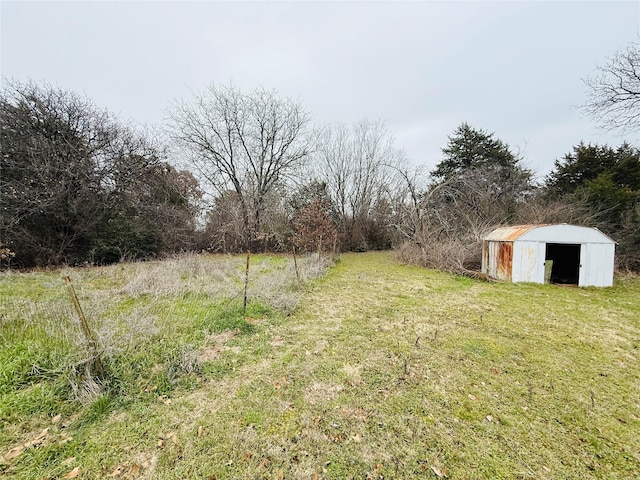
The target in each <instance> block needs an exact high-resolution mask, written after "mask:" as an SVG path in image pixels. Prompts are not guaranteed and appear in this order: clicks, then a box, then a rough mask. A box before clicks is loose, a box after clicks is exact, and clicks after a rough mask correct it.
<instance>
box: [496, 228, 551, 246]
mask: <svg viewBox="0 0 640 480" xmlns="http://www.w3.org/2000/svg"><path fill="white" fill-rule="evenodd" d="M543 226H546V225H516V226H513V227H502V228H496V229H495V230H494V231H493V232H491V233H490V234H489V235H487V236H486V237H485V240H493V241H499V242H513V241H514V240H517V239H518V238H520V237H521V236H522V235H524V234H525V233H527V232H528V231H530V230H532V229H534V228H538V227H543Z"/></svg>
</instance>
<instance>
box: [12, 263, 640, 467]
mask: <svg viewBox="0 0 640 480" xmlns="http://www.w3.org/2000/svg"><path fill="white" fill-rule="evenodd" d="M189 261H190V262H192V265H191V267H189V266H187V267H184V266H176V265H173V266H172V267H169V270H166V269H165V270H163V267H162V262H150V263H147V264H145V263H140V264H135V265H120V266H113V267H105V268H102V269H97V268H96V269H91V268H89V269H69V270H68V271H65V272H60V271H56V272H45V273H28V274H19V273H11V272H9V273H6V272H5V273H3V274H0V286H1V287H2V289H3V296H4V297H5V299H3V302H5V303H4V305H5V310H4V313H3V317H2V319H0V321H1V322H2V324H1V326H0V328H1V329H2V330H0V332H1V333H2V336H1V337H0V362H2V363H1V364H0V370H1V371H0V403H1V405H0V422H1V423H0V456H2V460H0V474H4V476H5V477H6V478H33V479H44V478H148V479H191V478H193V479H196V478H203V479H263V478H264V479H351V478H353V479H382V478H386V479H390V478H398V479H410V478H451V479H499V478H504V479H527V478H532V479H632V478H640V278H638V277H635V278H632V277H624V278H619V279H617V280H616V284H615V286H614V287H613V288H606V289H596V288H568V287H560V286H553V285H530V284H507V283H488V282H483V281H479V280H473V279H469V278H465V277H459V276H455V275H451V274H447V273H442V272H437V271H431V270H425V269H422V268H416V267H408V266H403V265H400V264H398V263H397V262H396V261H395V259H394V256H393V254H392V253H389V252H374V253H362V254H343V255H342V256H341V257H340V259H339V260H338V262H337V263H336V264H335V265H334V266H333V267H331V268H330V269H329V270H328V271H327V273H326V274H325V275H324V276H322V277H320V278H317V279H309V280H306V281H304V282H303V284H302V285H299V284H298V282H297V280H296V277H295V275H294V274H293V273H292V272H294V270H293V267H292V261H291V259H290V258H283V257H268V256H259V257H257V258H256V259H255V263H252V277H251V288H250V291H249V293H250V297H249V298H250V303H249V308H248V312H247V316H246V318H245V316H244V315H242V312H241V310H240V306H238V305H239V297H238V295H239V293H238V292H241V290H242V276H243V265H244V258H243V257H241V256H238V257H222V256H221V257H210V260H207V262H209V263H203V261H202V260H197V259H195V258H193V259H191V260H189ZM225 262H226V263H225ZM307 262H311V260H307ZM222 263H225V266H224V268H223V267H222V266H220V265H222ZM217 265H218V266H219V271H222V270H224V269H226V271H230V272H233V273H231V274H226V275H221V274H220V273H219V272H218V273H216V269H217V268H218V267H217ZM303 267H304V266H303ZM303 267H300V268H303ZM154 269H155V270H154ZM181 269H182V270H181ZM194 270H197V274H195V273H193V271H194ZM167 271H170V272H173V273H171V274H168V273H167ZM162 272H165V273H164V274H163V273H162ZM176 272H177V273H176ZM278 272H280V273H281V275H280V276H278V275H276V276H274V274H276V273H278ZM66 274H70V275H71V276H72V277H74V278H77V280H75V285H76V289H77V290H78V293H79V297H80V301H81V302H82V303H83V304H84V305H87V307H86V310H88V311H89V313H88V315H87V316H88V317H89V320H90V321H96V322H97V324H96V327H95V328H96V331H98V333H99V338H100V339H101V342H102V343H101V345H102V348H103V349H104V350H105V352H104V356H105V358H106V362H105V363H106V364H107V368H108V370H109V372H110V373H109V379H108V381H105V385H103V386H102V388H101V387H100V386H99V385H93V387H92V385H91V382H87V381H86V379H83V378H82V373H81V369H82V367H81V366H80V362H81V360H82V357H81V356H80V357H78V356H77V355H78V354H77V352H76V353H74V351H73V348H72V347H69V345H74V343H73V342H72V341H69V340H68V339H67V340H65V341H62V340H60V339H57V340H55V341H54V340H47V339H46V338H45V337H46V335H49V336H51V337H52V338H53V337H56V336H58V337H60V336H61V334H60V331H61V330H56V327H55V325H57V323H56V322H58V323H59V322H62V320H59V321H58V320H55V318H57V317H56V315H58V314H59V313H56V312H59V311H58V310H55V309H54V306H55V305H57V303H56V302H64V301H66V300H65V295H66V290H65V286H64V283H63V282H62V281H61V277H62V275H66ZM163 275H164V277H166V276H170V278H169V280H167V279H166V278H164V280H163V282H164V283H161V282H160V281H159V280H158V278H156V277H157V276H163ZM171 275H173V276H171ZM285 276H286V280H283V278H284V277H285ZM312 276H313V275H309V277H312ZM305 278H306V277H305ZM303 280H304V279H303ZM269 288H272V289H273V291H271V290H269ZM54 292H55V293H54ZM216 292H218V293H216ZM7 298H8V299H9V300H7ZM20 298H22V299H25V301H26V302H28V301H30V299H31V300H33V301H36V300H37V301H39V302H43V301H46V302H49V303H47V304H49V305H52V307H51V311H49V310H47V309H46V308H45V307H42V306H40V307H38V308H37V309H35V310H36V311H35V314H34V312H33V311H32V310H33V309H31V310H29V308H28V306H27V304H28V303H25V304H24V305H22V307H16V306H15V305H16V303H17V302H18V300H19V299H20ZM7 305H10V307H7ZM39 305H42V303H39ZM56 308H57V307H56ZM60 308H62V307H60ZM54 310H55V311H54ZM40 314H42V315H43V316H44V317H47V318H49V320H47V322H49V324H48V326H46V328H44V327H43V328H40V327H38V326H37V325H35V324H34V322H35V320H34V319H35V318H37V316H38V315H40ZM21 315H22V316H24V317H29V319H30V320H28V321H27V320H21V319H20V318H21V317H20V316H21ZM59 315H62V314H59ZM62 316H64V318H67V317H69V318H71V320H74V318H73V310H72V309H71V310H70V313H69V314H64V315H62ZM50 317H51V318H53V320H51V318H50ZM65 321H66V320H65ZM109 325H111V327H109V328H108V326H109ZM114 325H115V326H114ZM43 332H44V333H43ZM45 334H46V335H45ZM43 335H44V336H43ZM56 338H57V337H56ZM65 342H66V343H65ZM76 344H80V343H78V342H76ZM64 345H67V346H66V347H65V346H64ZM105 345H106V346H105ZM77 348H78V347H76V350H77ZM47 349H50V351H51V352H53V353H47ZM74 355H75V356H74ZM78 358H80V359H79V360H78ZM21 359H22V360H21ZM73 359H75V360H73ZM74 361H75V362H76V363H77V365H78V366H77V367H76V366H74ZM56 362H60V363H61V364H63V367H57V364H56ZM34 365H36V366H34ZM92 388H93V390H92Z"/></svg>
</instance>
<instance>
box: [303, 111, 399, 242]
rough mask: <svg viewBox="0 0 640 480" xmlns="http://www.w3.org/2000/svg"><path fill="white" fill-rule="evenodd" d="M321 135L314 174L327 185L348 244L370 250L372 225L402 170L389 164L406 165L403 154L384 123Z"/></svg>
mask: <svg viewBox="0 0 640 480" xmlns="http://www.w3.org/2000/svg"><path fill="white" fill-rule="evenodd" d="M320 137H321V138H320V141H319V146H318V151H317V153H316V155H315V156H314V160H315V162H314V173H313V175H314V176H315V177H316V178H318V179H320V180H321V181H323V182H325V183H326V185H327V190H328V192H329V195H330V197H331V201H332V204H333V205H334V207H335V209H336V210H337V213H338V217H339V219H338V220H339V229H340V233H341V235H342V237H343V242H344V243H345V247H346V248H347V249H354V248H355V249H358V248H368V247H369V245H367V236H369V235H368V233H373V232H367V230H368V229H369V228H368V227H369V226H370V224H371V220H372V218H373V215H374V213H375V212H376V211H380V210H381V209H383V207H384V205H385V204H386V202H387V200H388V198H387V197H388V194H389V192H390V191H391V190H392V189H391V188H390V184H391V183H392V181H393V179H394V177H395V175H396V173H397V172H396V171H395V169H393V168H390V166H397V165H399V164H401V163H402V162H403V161H404V153H403V152H402V151H401V150H400V149H398V148H397V147H395V145H394V139H393V137H392V136H391V135H390V134H389V132H388V131H387V130H386V128H385V125H384V123H383V122H381V121H378V122H370V121H368V120H362V121H360V122H357V123H356V124H354V125H353V127H351V128H349V127H346V126H343V125H339V126H334V127H326V128H325V129H324V130H323V131H322V132H321V134H320ZM385 227H386V225H385Z"/></svg>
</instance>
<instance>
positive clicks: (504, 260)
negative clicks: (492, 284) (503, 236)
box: [483, 241, 513, 281]
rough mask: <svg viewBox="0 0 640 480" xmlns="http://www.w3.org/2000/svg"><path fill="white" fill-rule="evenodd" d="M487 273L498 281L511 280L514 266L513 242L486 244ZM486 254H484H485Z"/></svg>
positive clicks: (489, 242) (490, 242)
mask: <svg viewBox="0 0 640 480" xmlns="http://www.w3.org/2000/svg"><path fill="white" fill-rule="evenodd" d="M485 248H486V255H483V256H485V258H486V260H487V262H486V264H485V265H486V268H485V269H484V270H486V271H485V272H484V273H486V274H487V275H488V276H490V277H492V278H497V279H498V280H509V281H510V280H511V269H512V265H513V243H511V242H492V241H488V242H485ZM483 254H484V252H483Z"/></svg>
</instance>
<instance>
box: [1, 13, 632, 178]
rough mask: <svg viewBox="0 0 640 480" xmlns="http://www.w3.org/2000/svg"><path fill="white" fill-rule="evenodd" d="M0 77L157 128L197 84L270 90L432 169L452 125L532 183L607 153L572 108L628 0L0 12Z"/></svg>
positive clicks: (609, 138)
mask: <svg viewBox="0 0 640 480" xmlns="http://www.w3.org/2000/svg"><path fill="white" fill-rule="evenodd" d="M0 12H1V44H2V46H1V57H0V67H1V72H2V75H3V77H5V78H13V79H17V80H21V81H25V80H35V81H46V82H48V83H50V84H52V85H55V86H58V87H61V88H64V89H69V90H73V91H75V92H78V93H80V94H84V95H86V96H87V97H89V98H90V99H91V100H92V101H93V102H94V103H95V104H96V105H97V106H99V107H102V108H106V109H108V110H109V111H110V112H112V113H114V114H117V115H119V116H120V118H121V119H123V120H125V121H133V122H135V123H139V124H150V125H154V124H160V123H162V122H163V120H164V118H165V117H166V114H167V108H168V106H169V105H170V103H171V102H172V101H173V100H174V99H188V98H190V97H191V96H192V92H196V91H201V90H202V89H203V88H204V87H205V86H206V85H208V84H210V83H212V82H215V83H217V84H229V82H233V83H234V84H235V85H236V86H238V87H239V88H241V89H242V90H252V89H254V88H256V87H265V88H267V89H275V90H277V91H278V92H279V93H280V94H281V95H283V96H288V97H291V98H293V99H296V100H299V101H300V102H301V103H302V104H303V106H304V107H305V108H306V109H307V110H308V111H309V112H310V113H311V115H312V117H313V120H314V122H315V123H317V124H327V123H347V124H350V123H352V122H354V121H357V120H360V119H362V118H368V119H370V120H378V119H382V120H384V121H385V122H386V125H387V128H388V130H389V131H390V132H391V133H392V134H393V135H394V136H395V138H396V145H397V146H398V147H400V148H402V149H403V150H405V152H406V153H407V155H408V158H409V159H410V160H411V161H412V162H413V163H415V164H421V165H425V166H426V168H428V169H432V168H433V167H434V166H435V165H436V163H438V162H439V161H440V160H441V158H442V156H441V148H443V147H445V146H446V143H447V137H448V136H449V135H451V134H452V133H453V131H454V130H455V128H456V127H457V126H458V125H459V124H460V123H462V122H468V123H469V124H470V125H471V126H472V127H474V128H480V129H483V130H487V131H489V132H494V133H495V135H496V137H497V138H500V139H501V140H503V141H505V142H507V143H508V144H509V145H510V146H511V147H512V149H513V150H514V151H515V152H520V153H522V154H523V155H524V158H525V162H526V164H527V165H528V166H529V167H531V168H533V169H534V170H535V171H536V172H537V174H538V175H539V176H541V175H544V174H546V173H547V172H548V171H549V170H550V169H551V168H552V167H553V161H554V160H555V159H556V158H561V157H562V156H563V155H564V154H565V153H568V152H570V151H571V149H572V147H573V145H575V144H577V143H579V142H580V141H584V142H587V143H589V142H590V143H599V144H605V143H606V144H609V145H610V146H618V145H620V144H621V143H622V141H623V140H627V141H629V142H630V143H633V144H635V145H637V143H638V142H637V138H630V137H629V136H627V137H626V138H623V137H622V136H620V135H619V134H616V133H611V132H609V133H607V132H603V131H601V130H598V129H597V128H596V125H595V124H594V122H592V121H591V120H589V119H587V118H586V117H585V116H584V115H583V112H582V111H581V110H579V109H578V108H576V105H580V104H582V103H583V102H584V101H585V100H586V89H585V87H584V85H583V83H582V79H583V78H585V77H587V76H589V75H593V74H594V73H595V68H596V66H597V65H604V64H605V63H606V62H607V57H610V56H611V55H613V53H614V52H615V51H616V50H620V49H623V48H625V47H626V46H627V45H628V44H629V43H630V42H632V41H636V40H637V39H638V35H639V33H640V1H638V0H636V1H628V2H612V1H602V2H427V1H422V2H296V3H293V2H204V1H201V2H158V1H155V2H151V1H148V2H126V1H111V2H88V1H87V2H8V1H2V3H1V11H0Z"/></svg>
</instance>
